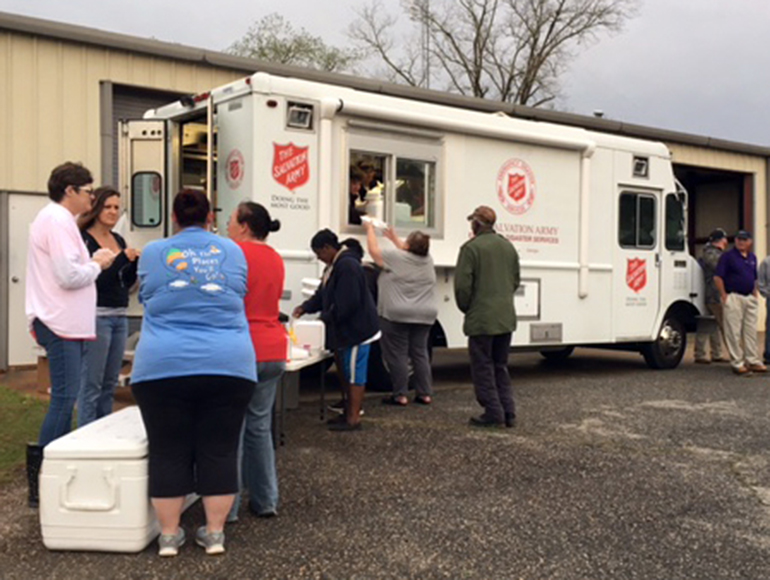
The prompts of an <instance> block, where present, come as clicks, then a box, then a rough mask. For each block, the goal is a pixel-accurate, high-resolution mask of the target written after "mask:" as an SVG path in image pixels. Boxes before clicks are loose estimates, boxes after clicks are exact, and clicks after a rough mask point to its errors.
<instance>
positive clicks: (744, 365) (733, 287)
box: [714, 230, 767, 375]
mask: <svg viewBox="0 0 770 580" xmlns="http://www.w3.org/2000/svg"><path fill="white" fill-rule="evenodd" d="M751 244H752V239H751V234H750V233H749V232H747V231H746V230H741V231H739V232H738V233H737V234H735V247H734V248H733V249H732V250H730V251H729V252H725V253H724V254H722V257H721V258H720V259H719V263H718V264H717V267H716V270H715V272H714V285H715V286H716V287H717V290H718V291H719V296H720V298H721V300H722V304H723V306H724V333H725V342H727V350H728V351H729V353H730V365H731V366H732V368H733V372H734V373H735V374H738V375H745V374H748V373H751V372H758V373H764V372H767V367H766V366H765V365H763V364H762V361H761V360H760V358H759V355H758V351H757V312H758V310H759V292H758V290H757V257H756V256H755V255H754V254H753V253H752V251H751Z"/></svg>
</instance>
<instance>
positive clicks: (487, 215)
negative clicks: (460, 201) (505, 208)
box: [468, 205, 497, 226]
mask: <svg viewBox="0 0 770 580" xmlns="http://www.w3.org/2000/svg"><path fill="white" fill-rule="evenodd" d="M471 220H476V221H478V222H480V223H482V224H486V225H488V226H493V225H495V222H496V221H497V214H496V213H495V210H493V209H492V208H491V207H488V206H486V205H480V206H479V207H477V208H476V209H474V210H473V213H472V214H471V215H469V216H468V221H471Z"/></svg>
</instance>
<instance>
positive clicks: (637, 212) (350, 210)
mask: <svg viewBox="0 0 770 580" xmlns="http://www.w3.org/2000/svg"><path fill="white" fill-rule="evenodd" d="M466 102H470V100H469V101H466ZM120 156H121V159H120V166H121V181H122V183H121V187H122V191H123V196H124V199H125V200H127V218H129V219H128V228H127V230H128V231H127V235H128V237H129V239H130V240H131V242H132V243H134V244H137V245H138V246H142V245H143V244H145V243H146V242H148V241H150V240H152V239H155V238H158V237H161V236H168V235H171V234H172V223H171V220H170V212H171V201H172V199H173V196H174V194H175V193H176V192H177V191H178V190H180V189H182V188H199V189H201V190H203V191H205V192H206V193H207V195H208V196H209V197H210V199H211V202H212V205H213V207H215V208H216V224H215V225H216V228H217V229H218V231H219V233H220V234H222V235H226V231H227V228H226V221H227V219H228V217H229V216H230V214H231V213H232V210H233V209H234V208H235V207H236V206H237V204H238V203H239V202H241V201H243V200H253V201H256V202H259V203H261V204H263V205H264V206H265V207H267V208H268V209H269V211H270V213H271V215H272V216H274V217H275V218H278V219H280V221H281V230H280V231H279V232H277V233H275V234H272V235H271V236H270V243H271V244H272V245H273V247H275V248H276V250H278V252H279V253H280V254H281V256H282V257H283V259H284V261H285V263H286V286H285V292H284V295H283V297H282V303H281V309H282V310H283V311H284V312H290V311H291V309H292V308H293V307H294V306H295V305H297V304H299V303H300V302H301V301H302V300H303V296H302V290H303V280H304V281H305V282H307V281H308V280H312V279H317V278H318V275H319V272H320V270H319V268H320V265H319V264H318V261H317V260H316V259H315V256H314V254H313V253H312V252H311V250H310V247H309V242H310V238H311V236H312V235H313V234H314V233H315V232H316V231H317V230H319V229H321V228H325V227H328V228H331V229H332V230H334V231H335V232H337V233H338V235H339V236H340V238H341V239H343V238H345V237H351V236H352V237H358V238H359V239H360V240H361V241H362V242H363V241H364V232H363V228H362V226H361V225H360V224H358V223H356V222H358V221H360V220H358V219H356V216H358V215H360V214H362V213H368V214H370V215H374V216H377V217H380V218H381V219H382V220H384V221H385V222H387V223H388V224H392V225H393V226H394V227H395V228H396V231H397V232H398V233H399V234H400V235H402V236H404V235H406V234H408V233H409V232H410V231H412V230H415V229H419V230H422V231H423V232H426V233H428V234H430V236H431V254H432V256H433V259H434V261H435V264H436V270H437V275H438V276H437V278H438V288H437V292H438V298H439V317H438V321H437V322H436V326H435V328H434V332H432V333H431V340H432V341H433V342H434V345H435V346H449V347H456V346H464V345H465V344H466V341H465V337H464V336H463V334H462V314H461V313H460V312H459V310H458V309H457V307H456V305H455V302H454V297H453V275H454V264H455V261H456V259H457V254H458V250H459V248H460V246H461V245H462V244H463V243H464V242H465V241H466V240H467V239H468V237H469V231H470V229H469V224H468V222H467V219H466V218H467V216H468V215H469V214H470V213H472V211H473V209H474V208H475V207H477V206H479V205H488V206H490V207H492V208H494V210H495V211H496V212H497V224H496V226H495V227H496V229H497V231H498V232H499V233H500V234H501V235H503V236H505V237H506V238H507V239H508V240H510V241H511V243H513V244H514V245H515V246H516V249H517V250H518V252H519V256H520V258H521V268H522V284H521V288H520V289H519V291H518V292H517V294H516V296H515V302H516V310H517V312H518V316H519V325H518V330H517V332H516V333H515V334H514V337H513V344H512V346H513V347H514V348H528V349H536V350H540V351H541V352H542V353H543V354H544V355H545V356H546V357H551V358H555V357H563V356H568V355H569V354H570V353H571V352H572V349H573V348H574V347H575V346H596V347H611V348H623V349H629V350H637V351H640V352H641V353H642V354H643V355H644V357H645V359H646V361H647V362H648V364H649V365H650V366H652V367H655V368H672V367H675V366H676V365H677V364H678V363H679V361H680V360H681V358H682V355H683V353H684V349H685V344H686V332H687V331H690V330H694V328H695V324H696V320H697V318H698V317H699V316H700V314H701V313H702V312H704V308H703V288H702V285H703V281H702V273H701V270H700V267H699V266H698V264H697V262H696V261H695V260H694V259H693V258H692V257H691V256H690V255H689V254H688V252H687V243H686V242H687V240H686V231H687V227H686V216H687V212H686V205H687V197H686V192H685V191H684V190H683V188H682V187H681V186H680V185H679V184H678V183H677V182H676V180H675V179H674V174H673V171H672V165H671V158H670V154H669V151H668V150H667V148H666V147H665V146H664V145H663V144H661V143H654V142H648V141H644V140H638V139H630V138H625V137H619V136H614V135H608V134H602V133H596V132H590V131H586V130H583V129H580V128H574V127H565V126H559V125H555V124H549V123H543V122H535V121H527V120H521V119H516V118H511V117H509V116H507V115H503V114H501V113H496V114H492V113H488V112H483V111H481V110H474V109H473V108H462V107H456V106H449V105H443V104H436V103H434V102H426V101H424V100H420V99H419V98H400V97H395V96H389V95H383V94H378V93H376V92H367V91H364V90H355V89H353V88H350V87H346V86H340V85H339V84H330V83H323V82H311V81H307V80H303V79H299V78H287V77H281V76H275V75H270V74H267V73H262V72H260V73H256V74H254V75H253V76H251V77H248V78H245V79H243V80H239V81H236V82H232V83H230V84H228V85H225V86H223V87H219V88H217V89H213V90H211V91H210V92H207V93H204V94H199V95H195V96H190V97H185V98H182V99H180V100H179V101H176V102H174V103H170V104H168V105H167V106H163V107H160V108H158V109H154V110H151V111H149V112H147V113H146V114H145V116H144V118H143V119H142V120H133V121H127V122H124V123H123V124H122V125H121V147H120ZM388 243H389V242H387V241H384V242H383V244H388ZM364 245H365V244H364Z"/></svg>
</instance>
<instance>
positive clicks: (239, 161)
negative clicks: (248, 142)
mask: <svg viewBox="0 0 770 580" xmlns="http://www.w3.org/2000/svg"><path fill="white" fill-rule="evenodd" d="M245 169H246V161H245V160H244V159H243V154H242V153H241V152H240V151H238V149H233V150H232V151H230V154H229V155H228V156H227V159H226V160H225V179H226V180H227V185H229V186H230V189H238V188H239V187H240V186H241V182H243V175H244V170H245Z"/></svg>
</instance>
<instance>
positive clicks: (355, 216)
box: [348, 168, 364, 226]
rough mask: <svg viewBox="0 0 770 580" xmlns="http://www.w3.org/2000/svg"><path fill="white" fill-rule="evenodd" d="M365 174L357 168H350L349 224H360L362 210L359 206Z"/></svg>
mask: <svg viewBox="0 0 770 580" xmlns="http://www.w3.org/2000/svg"><path fill="white" fill-rule="evenodd" d="M363 182H364V176H363V174H362V173H361V172H360V171H358V170H357V169H355V168H351V169H350V174H349V177H348V224H350V225H355V226H360V225H361V214H362V210H361V209H360V208H359V205H360V204H359V200H360V199H361V197H360V192H361V187H362V186H363Z"/></svg>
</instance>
